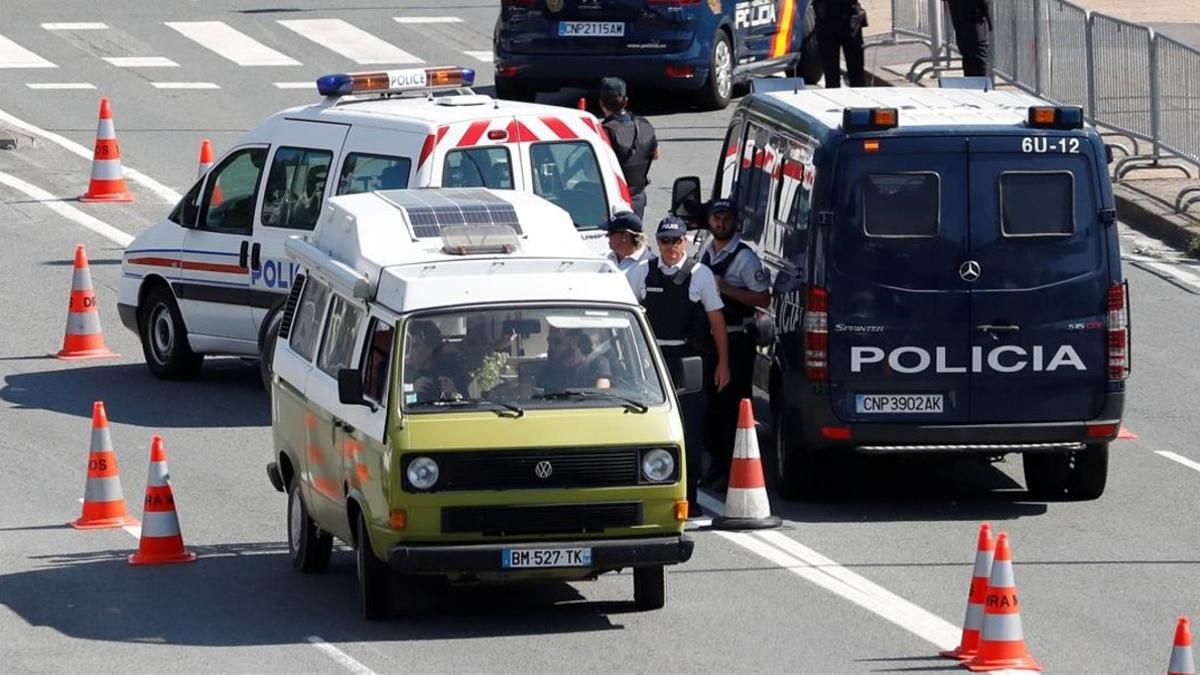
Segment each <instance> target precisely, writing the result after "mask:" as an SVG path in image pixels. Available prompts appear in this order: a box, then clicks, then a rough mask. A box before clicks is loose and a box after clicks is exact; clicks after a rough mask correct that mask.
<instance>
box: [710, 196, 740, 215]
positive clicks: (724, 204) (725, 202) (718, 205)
mask: <svg viewBox="0 0 1200 675" xmlns="http://www.w3.org/2000/svg"><path fill="white" fill-rule="evenodd" d="M735 211H737V208H736V207H734V205H733V200H732V199H725V198H724V197H722V198H720V199H714V200H712V201H710V202H709V203H708V212H709V213H734V212H735Z"/></svg>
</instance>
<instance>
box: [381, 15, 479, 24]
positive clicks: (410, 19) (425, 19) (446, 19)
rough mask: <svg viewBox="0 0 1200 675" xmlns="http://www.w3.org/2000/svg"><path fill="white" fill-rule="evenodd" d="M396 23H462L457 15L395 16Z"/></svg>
mask: <svg viewBox="0 0 1200 675" xmlns="http://www.w3.org/2000/svg"><path fill="white" fill-rule="evenodd" d="M392 19H393V20H395V22H396V23H418V24H419V23H462V19H460V18H458V17H457V16H393V17H392Z"/></svg>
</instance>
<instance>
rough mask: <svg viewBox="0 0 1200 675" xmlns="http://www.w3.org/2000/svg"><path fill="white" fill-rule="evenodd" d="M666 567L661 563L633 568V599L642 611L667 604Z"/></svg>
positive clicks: (659, 607)
mask: <svg viewBox="0 0 1200 675" xmlns="http://www.w3.org/2000/svg"><path fill="white" fill-rule="evenodd" d="M666 576H667V571H666V568H665V567H664V566H662V565H654V566H653V567H635V568H633V601H634V602H635V603H636V604H637V608H638V609H639V610H642V611H649V610H652V609H662V608H663V606H664V605H666V604H667V587H666Z"/></svg>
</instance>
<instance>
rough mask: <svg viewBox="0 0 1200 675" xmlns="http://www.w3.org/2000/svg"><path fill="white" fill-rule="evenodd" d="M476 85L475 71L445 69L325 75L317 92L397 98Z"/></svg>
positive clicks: (457, 68)
mask: <svg viewBox="0 0 1200 675" xmlns="http://www.w3.org/2000/svg"><path fill="white" fill-rule="evenodd" d="M473 84H475V70H474V69H472V68H460V67H458V66H444V67H439V68H407V69H404V70H380V71H375V72H371V73H338V74H336V75H322V76H321V77H320V78H318V79H317V91H318V92H319V93H320V94H321V95H322V96H347V95H350V94H365V93H378V94H395V93H401V92H406V91H429V90H432V89H452V88H456V87H470V86H471V85H473Z"/></svg>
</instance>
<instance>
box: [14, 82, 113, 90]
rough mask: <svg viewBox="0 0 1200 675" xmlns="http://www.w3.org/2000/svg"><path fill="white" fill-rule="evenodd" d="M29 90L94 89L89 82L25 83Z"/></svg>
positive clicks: (94, 86)
mask: <svg viewBox="0 0 1200 675" xmlns="http://www.w3.org/2000/svg"><path fill="white" fill-rule="evenodd" d="M25 86H26V87H29V88H30V89H95V88H96V85H94V84H91V83H90V82H26V83H25Z"/></svg>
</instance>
